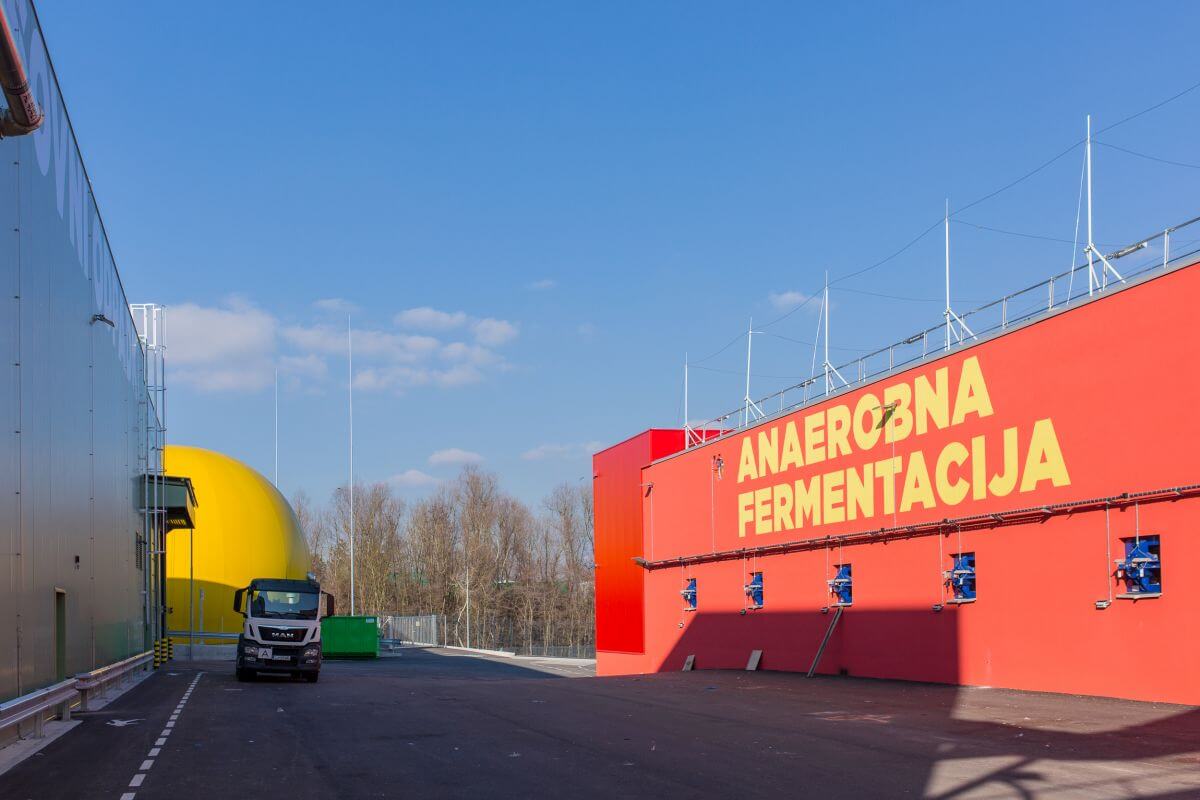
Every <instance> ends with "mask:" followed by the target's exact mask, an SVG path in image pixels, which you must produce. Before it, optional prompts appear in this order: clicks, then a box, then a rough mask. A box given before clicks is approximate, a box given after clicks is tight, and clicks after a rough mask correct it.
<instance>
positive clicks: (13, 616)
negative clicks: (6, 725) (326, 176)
mask: <svg viewBox="0 0 1200 800" xmlns="http://www.w3.org/2000/svg"><path fill="white" fill-rule="evenodd" d="M5 10H6V11H7V13H8V16H9V20H10V22H12V24H13V26H14V28H15V31H14V32H15V34H16V37H17V39H18V46H19V47H21V49H22V55H23V57H24V58H25V63H26V67H27V70H28V72H29V76H30V82H31V84H32V85H33V87H34V92H35V95H36V97H37V100H38V102H39V104H40V105H41V106H42V108H43V110H44V111H45V112H46V122H45V124H44V125H43V128H42V129H41V130H40V131H38V132H37V133H36V134H33V135H32V136H27V137H21V138H16V139H4V140H0V225H2V228H0V287H2V290H3V296H2V298H0V303H2V304H3V314H0V353H2V354H3V359H4V363H3V366H2V372H0V375H3V379H2V385H0V419H2V420H3V425H4V429H3V433H2V434H0V700H3V699H7V698H10V697H13V696H16V695H18V694H23V693H26V692H29V691H32V690H34V689H36V688H38V687H40V686H44V685H47V684H49V683H52V682H53V681H54V679H55V677H56V663H55V651H54V638H55V628H54V624H55V623H54V609H55V590H56V589H58V590H62V591H64V592H65V593H66V612H67V622H66V629H67V652H66V668H67V672H68V673H74V672H78V671H84V670H89V669H92V668H94V667H95V666H99V665H103V664H107V663H110V662H112V661H115V660H118V659H120V658H123V657H125V656H127V655H130V654H132V653H134V652H138V651H140V650H141V649H143V644H144V642H143V638H144V635H145V634H144V628H143V615H144V608H143V597H142V594H141V591H142V588H143V583H142V582H143V580H144V575H145V573H144V572H142V571H141V570H139V569H138V568H137V564H136V563H135V558H134V553H135V543H136V537H137V536H138V534H139V533H140V529H141V526H142V517H141V515H140V513H139V512H138V505H139V504H140V503H139V499H140V498H139V497H138V496H137V494H136V486H137V476H138V474H139V473H140V471H141V468H140V463H139V454H140V449H139V442H140V441H141V440H142V439H141V437H143V436H144V423H143V419H142V415H143V413H144V412H143V408H142V407H141V405H140V403H142V402H144V400H145V398H146V389H145V381H144V379H143V378H142V375H141V360H140V349H139V347H138V344H137V337H136V332H135V331H134V327H133V322H132V320H131V319H130V317H129V313H128V309H127V305H126V299H125V296H124V292H123V290H122V289H121V285H120V279H119V277H118V276H117V273H116V268H115V265H114V264H113V261H112V258H111V255H110V253H109V249H108V243H107V239H106V237H105V234H104V230H103V226H102V223H101V220H100V216H99V212H98V210H97V208H96V206H95V203H94V199H93V198H92V196H91V193H90V189H89V186H88V181H87V178H86V175H85V173H84V170H83V166H82V162H81V161H80V158H79V153H78V148H77V146H76V143H75V141H74V137H73V135H72V133H71V130H70V125H69V122H68V120H67V117H66V110H65V106H64V105H63V102H62V99H61V97H60V96H59V95H58V91H57V88H56V85H55V82H54V80H53V76H52V74H51V72H50V68H49V59H48V56H47V53H46V52H45V49H44V43H43V41H42V38H41V35H40V32H39V31H38V30H37V27H36V23H35V20H34V17H33V14H32V11H31V9H30V8H29V5H28V3H27V2H25V0H5ZM97 313H99V314H104V315H105V316H106V317H107V318H108V319H111V320H112V321H113V322H114V323H115V327H109V326H107V325H104V324H92V323H91V319H92V315H93V314H97ZM93 454H94V455H93ZM93 495H94V502H93V499H92V498H93ZM76 557H78V559H79V561H78V564H76V561H75V559H76Z"/></svg>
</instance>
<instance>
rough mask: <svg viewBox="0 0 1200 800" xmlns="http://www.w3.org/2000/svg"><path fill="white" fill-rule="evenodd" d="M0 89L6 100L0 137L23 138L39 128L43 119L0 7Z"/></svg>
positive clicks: (2, 9) (0, 122) (2, 8)
mask: <svg viewBox="0 0 1200 800" xmlns="http://www.w3.org/2000/svg"><path fill="white" fill-rule="evenodd" d="M0 89H3V90H4V98H5V100H7V101H8V110H6V111H5V112H4V115H3V116H2V117H0V138H2V137H5V136H25V135H26V134H30V133H33V132H34V131H36V130H37V129H38V128H40V127H41V126H42V120H43V119H45V117H44V115H43V114H42V110H41V109H40V108H38V104H37V101H36V100H34V99H33V92H32V91H30V89H29V80H28V79H27V78H26V77H25V66H24V65H23V64H22V63H21V54H20V53H19V52H17V43H16V40H15V39H13V34H12V28H11V27H9V24H8V17H7V16H6V15H5V13H4V7H3V6H0Z"/></svg>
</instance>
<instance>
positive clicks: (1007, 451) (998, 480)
mask: <svg viewBox="0 0 1200 800" xmlns="http://www.w3.org/2000/svg"><path fill="white" fill-rule="evenodd" d="M1003 450H1004V468H1003V470H1002V471H1001V472H997V473H996V474H995V475H993V476H992V479H991V480H990V481H988V490H989V491H990V492H991V493H992V494H993V495H994V496H995V497H1007V496H1008V494H1009V493H1010V492H1011V491H1012V490H1013V487H1015V486H1016V485H1017V429H1016V428H1005V429H1004V448H1003Z"/></svg>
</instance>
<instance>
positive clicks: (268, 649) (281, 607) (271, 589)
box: [233, 578, 333, 683]
mask: <svg viewBox="0 0 1200 800" xmlns="http://www.w3.org/2000/svg"><path fill="white" fill-rule="evenodd" d="M233 610H234V611H236V612H238V613H239V614H241V615H242V616H243V617H245V618H246V621H245V623H244V624H243V625H242V633H241V635H240V636H238V645H237V678H238V680H239V681H248V680H251V679H253V678H254V676H255V675H257V674H258V673H259V672H283V673H287V674H290V675H303V676H304V679H305V680H307V681H309V682H310V683H316V681H317V679H318V678H319V677H320V674H321V619H322V618H323V617H328V616H330V615H332V614H333V595H331V594H329V593H328V592H322V591H321V585H320V584H319V583H317V582H316V581H315V580H304V581H297V580H283V579H279V578H255V579H254V580H252V581H251V582H250V585H249V586H247V587H246V588H244V589H238V590H237V591H236V592H234V594H233Z"/></svg>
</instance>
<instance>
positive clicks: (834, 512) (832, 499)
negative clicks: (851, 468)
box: [822, 469, 846, 525]
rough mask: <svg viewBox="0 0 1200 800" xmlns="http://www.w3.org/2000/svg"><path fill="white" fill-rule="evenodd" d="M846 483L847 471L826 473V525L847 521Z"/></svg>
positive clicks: (824, 509)
mask: <svg viewBox="0 0 1200 800" xmlns="http://www.w3.org/2000/svg"><path fill="white" fill-rule="evenodd" d="M845 482H846V472H845V470H840V469H839V470H835V471H834V472H826V473H825V491H824V492H823V495H822V496H823V497H824V504H823V513H824V519H825V524H826V525H829V524H832V523H834V522H845V521H846V508H845V506H844V505H843V503H844V501H845V496H846V495H845V492H844V491H843V490H842V484H844V483H845Z"/></svg>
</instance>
